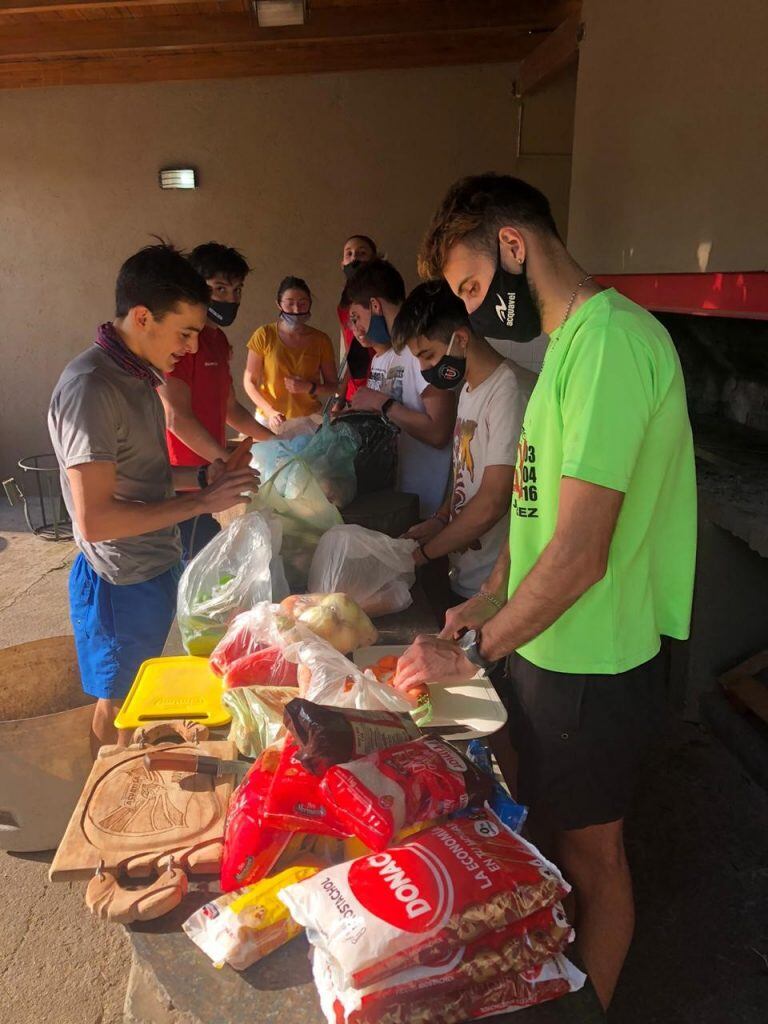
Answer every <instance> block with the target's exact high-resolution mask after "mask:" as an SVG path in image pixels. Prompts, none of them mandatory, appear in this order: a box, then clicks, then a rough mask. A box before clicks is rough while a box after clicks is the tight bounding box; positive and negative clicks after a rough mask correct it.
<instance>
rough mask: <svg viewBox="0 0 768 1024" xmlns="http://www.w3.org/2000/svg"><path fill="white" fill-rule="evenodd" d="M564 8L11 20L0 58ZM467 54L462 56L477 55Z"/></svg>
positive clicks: (204, 44)
mask: <svg viewBox="0 0 768 1024" xmlns="http://www.w3.org/2000/svg"><path fill="white" fill-rule="evenodd" d="M567 6H568V3H567V2H562V0H554V2H552V3H549V4H541V3H539V2H536V0H520V2H519V3H516V4H515V5H514V6H513V7H512V9H510V5H509V4H508V3H506V2H502V3H498V2H496V0H492V2H489V3H486V4H483V5H482V7H481V6H480V5H475V4H467V3H465V2H464V0H438V2H431V3H417V4H402V3H389V2H382V3H380V4H378V5H377V6H376V7H375V8H370V9H366V10H365V12H357V13H356V14H352V13H351V12H347V11H344V10H342V9H339V8H325V9H321V10H318V11H316V12H315V13H314V14H313V16H312V19H311V21H310V22H309V23H308V24H306V25H296V26H290V27H286V28H273V29H263V28H260V27H259V26H258V24H257V23H256V20H255V19H254V18H253V17H251V16H250V15H249V14H237V13H222V14H196V15H188V16H187V15H184V16H179V15H161V16H151V17H144V18H128V19H122V18H121V19H96V20H88V21H80V20H78V21H46V22H27V23H14V24H5V25H0V61H5V60H19V59H28V58H31V57H40V58H48V57H58V56H62V57H64V56H90V55H96V54H100V53H123V52H126V51H138V50H141V51H145V50H146V51H158V50H167V49H172V50H186V49H204V48H211V47H221V48H224V47H231V46H238V45H241V44H243V43H249V42H253V43H256V42H263V43H267V42H269V43H274V42H281V41H289V40H296V39H313V40H315V41H316V42H317V43H321V42H322V43H323V44H324V43H325V42H326V41H329V40H334V39H339V38H351V37H358V38H359V37H369V36H378V35H391V34H394V33H397V34H398V35H399V34H400V33H403V32H406V33H407V32H419V33H425V32H431V31H449V30H450V31H455V32H463V31H467V30H472V29H479V28H494V29H506V30H509V31H514V32H518V33H531V32H532V33H544V32H547V31H550V30H551V29H552V28H553V27H554V25H557V24H558V22H557V21H554V19H555V18H556V17H557V15H558V13H560V12H561V11H562V9H563V8H564V7H567ZM513 14H514V16H512V15H513ZM553 21H554V25H553ZM467 56H468V60H469V59H470V57H472V56H481V54H479V53H478V54H477V55H470V54H468V55H467Z"/></svg>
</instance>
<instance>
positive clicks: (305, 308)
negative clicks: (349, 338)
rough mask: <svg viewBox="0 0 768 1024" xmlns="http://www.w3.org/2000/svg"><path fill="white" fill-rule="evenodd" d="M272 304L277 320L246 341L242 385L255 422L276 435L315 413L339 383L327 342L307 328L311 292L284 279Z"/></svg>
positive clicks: (301, 283) (300, 282)
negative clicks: (291, 422)
mask: <svg viewBox="0 0 768 1024" xmlns="http://www.w3.org/2000/svg"><path fill="white" fill-rule="evenodd" d="M276 301H277V319H276V320H275V321H274V322H273V323H269V324H264V325H263V326H262V327H259V328H258V329H257V330H256V331H255V332H254V333H253V335H252V336H251V338H250V340H249V342H248V362H247V364H246V368H245V375H244V377H243V386H244V387H245V390H246V393H247V394H248V396H249V397H250V398H251V399H252V400H253V402H254V404H255V406H256V411H255V415H256V418H257V419H258V420H260V421H261V422H263V423H265V424H266V425H267V426H268V427H269V428H270V430H273V431H274V432H275V433H279V432H280V430H281V428H282V425H283V423H285V421H286V420H290V419H296V418H297V417H300V416H311V415H312V414H313V413H319V412H320V411H321V409H322V402H321V399H322V398H323V397H325V396H329V395H333V394H335V393H336V388H337V387H338V380H337V372H336V362H335V360H334V356H333V347H332V344H331V339H330V338H329V337H328V335H327V334H324V333H323V332H322V331H318V330H316V329H315V328H314V327H310V326H309V324H308V320H309V319H310V317H311V311H312V294H311V292H310V290H309V286H308V285H307V283H306V281H303V280H302V279H301V278H300V277H286V278H284V279H283V280H282V281H281V282H280V287H279V288H278V289H277V296H276Z"/></svg>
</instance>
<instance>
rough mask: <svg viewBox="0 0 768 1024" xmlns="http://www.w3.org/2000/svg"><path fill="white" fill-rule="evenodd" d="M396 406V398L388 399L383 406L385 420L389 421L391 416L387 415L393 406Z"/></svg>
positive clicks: (382, 412) (382, 411)
mask: <svg viewBox="0 0 768 1024" xmlns="http://www.w3.org/2000/svg"><path fill="white" fill-rule="evenodd" d="M394 404H395V400H394V398H388V399H387V400H386V402H385V403H384V405H382V407H381V415H382V416H383V417H384V419H385V420H388V419H389V416H388V415H387V413H388V412H389V410H390V409H391V408H392V406H393V405H394Z"/></svg>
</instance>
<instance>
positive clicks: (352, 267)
mask: <svg viewBox="0 0 768 1024" xmlns="http://www.w3.org/2000/svg"><path fill="white" fill-rule="evenodd" d="M362 265H363V261H362V260H352V262H351V263H345V264H344V266H343V267H342V268H341V269H342V270H343V271H344V276H345V277H346V278H347V279H349V278H350V277H352V276H353V275H354V273H355V271H356V270H357V268H358V267H362Z"/></svg>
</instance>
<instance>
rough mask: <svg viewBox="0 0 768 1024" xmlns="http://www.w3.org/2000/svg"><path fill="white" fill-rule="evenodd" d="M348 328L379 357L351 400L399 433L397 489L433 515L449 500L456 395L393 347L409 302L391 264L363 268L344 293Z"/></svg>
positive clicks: (380, 262)
mask: <svg viewBox="0 0 768 1024" xmlns="http://www.w3.org/2000/svg"><path fill="white" fill-rule="evenodd" d="M345 298H346V301H347V302H348V304H349V323H350V326H351V327H352V329H353V331H354V332H355V336H356V337H357V339H358V340H359V341H360V343H361V344H362V345H363V346H365V347H366V348H372V349H373V350H374V351H375V353H376V354H375V355H374V357H373V359H372V360H371V368H370V371H369V374H368V385H367V386H366V387H362V388H359V389H358V390H357V391H356V392H355V394H354V395H353V396H352V399H351V402H350V404H351V406H352V408H353V409H354V410H355V411H361V412H374V413H380V414H381V415H382V416H384V417H385V418H387V419H389V420H390V421H391V422H392V423H394V424H395V425H396V426H398V427H399V428H400V434H399V437H398V489H399V490H400V491H404V492H406V493H409V494H418V496H419V502H420V507H421V515H425V516H429V515H433V514H434V513H435V512H436V511H437V509H438V507H439V506H440V504H441V502H442V500H443V497H444V495H445V488H446V485H447V482H448V473H449V467H450V439H451V434H452V432H453V426H454V423H455V421H456V396H455V395H454V394H453V393H452V392H450V391H445V390H444V389H440V388H436V387H434V386H432V385H431V384H429V383H428V382H427V381H426V380H425V379H424V378H423V377H422V375H421V372H420V370H419V364H418V361H417V360H416V359H415V358H414V357H413V356H412V354H411V353H410V352H409V351H408V350H407V349H406V350H404V351H400V352H395V351H394V349H393V348H392V328H393V325H394V322H395V317H396V316H397V313H398V311H399V309H400V306H401V305H402V303H403V300H404V299H405V284H404V282H403V279H402V277H401V276H400V274H399V273H398V271H397V270H396V269H395V267H393V266H392V264H391V263H389V262H388V261H387V260H381V259H377V260H372V261H371V262H370V263H367V264H365V265H364V266H362V267H361V268H360V269H359V270H358V271H357V272H356V273H355V274H354V276H353V277H351V278H350V280H349V283H348V284H347V287H346V289H345Z"/></svg>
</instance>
